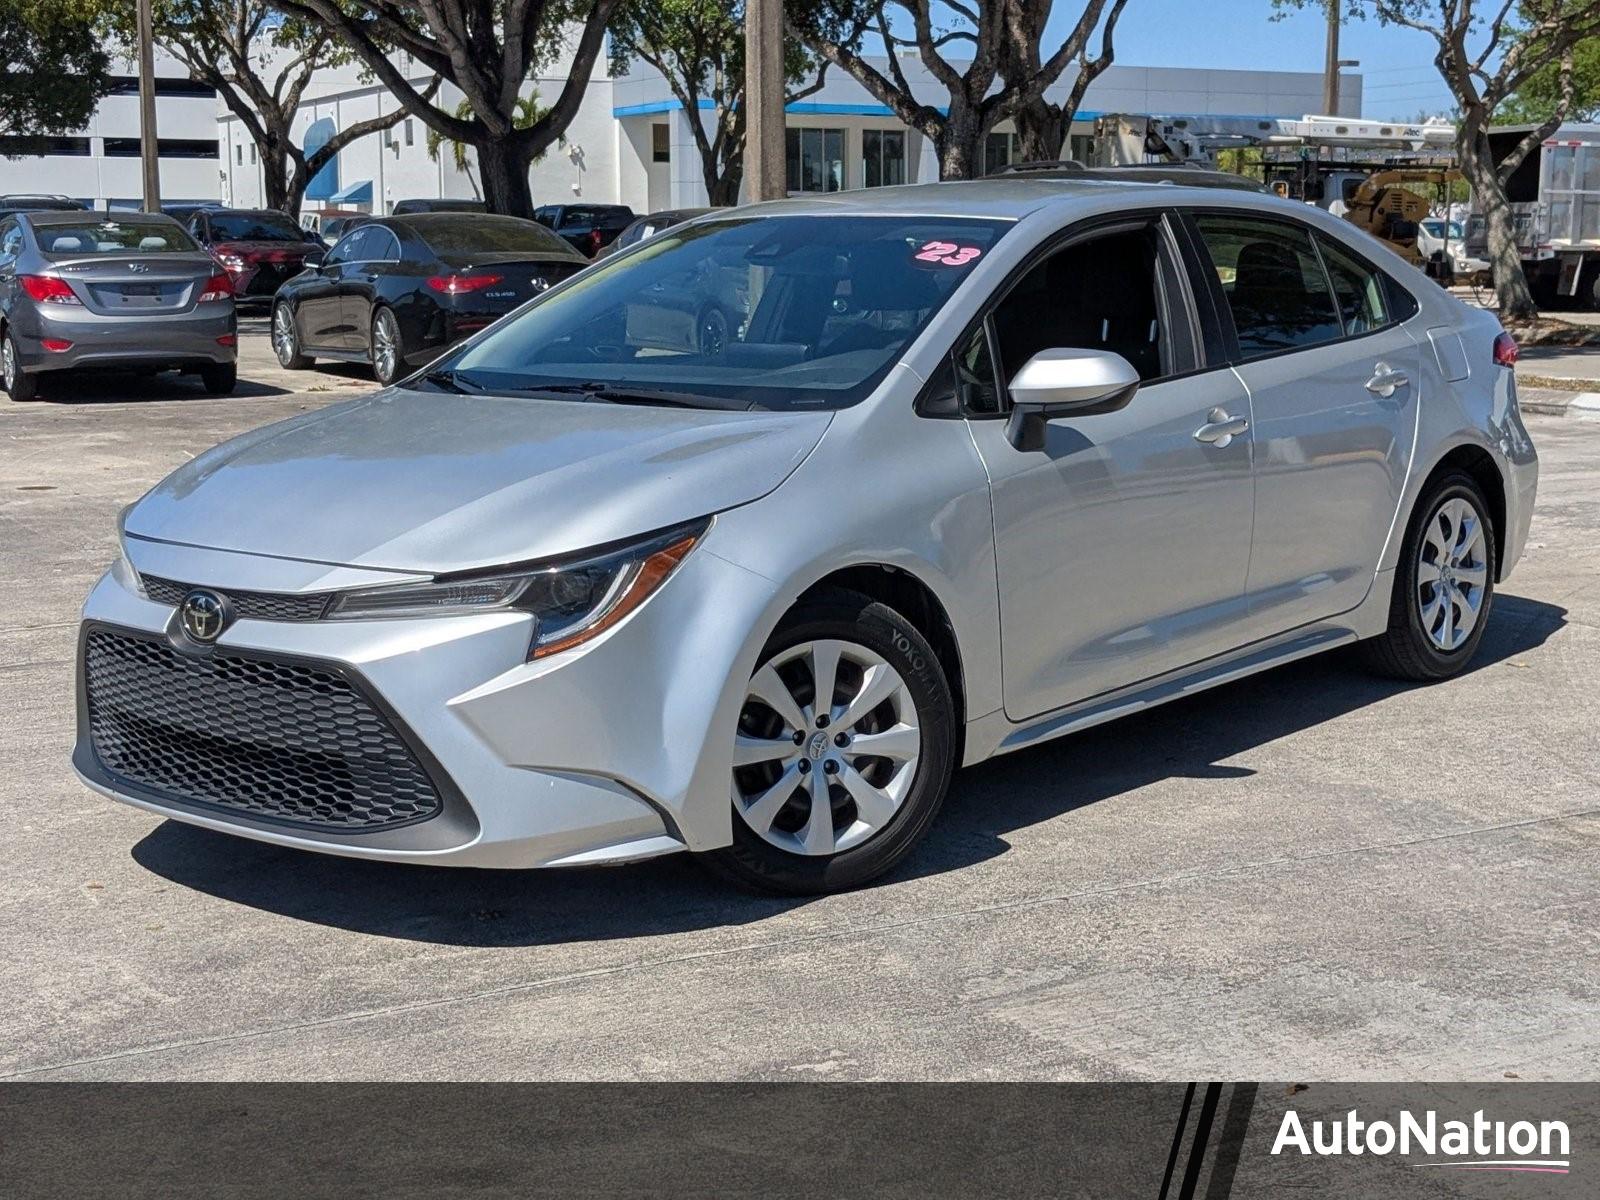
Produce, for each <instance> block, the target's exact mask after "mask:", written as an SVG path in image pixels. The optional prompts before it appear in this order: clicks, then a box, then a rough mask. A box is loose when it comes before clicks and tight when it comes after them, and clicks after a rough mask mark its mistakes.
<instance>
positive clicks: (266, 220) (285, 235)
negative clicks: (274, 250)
mask: <svg viewBox="0 0 1600 1200" xmlns="http://www.w3.org/2000/svg"><path fill="white" fill-rule="evenodd" d="M211 232H212V235H213V236H215V237H217V238H218V239H220V240H222V241H226V242H303V241H305V237H306V235H305V231H304V230H302V229H301V228H300V226H298V225H296V224H295V223H294V222H293V221H292V220H290V219H289V218H288V217H287V216H278V215H275V214H273V213H213V214H212V216H211Z"/></svg>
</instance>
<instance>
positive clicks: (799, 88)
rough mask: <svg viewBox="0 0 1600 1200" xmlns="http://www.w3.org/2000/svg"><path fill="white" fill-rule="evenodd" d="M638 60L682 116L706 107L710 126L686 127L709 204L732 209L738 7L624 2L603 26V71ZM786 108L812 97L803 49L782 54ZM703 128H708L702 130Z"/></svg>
mask: <svg viewBox="0 0 1600 1200" xmlns="http://www.w3.org/2000/svg"><path fill="white" fill-rule="evenodd" d="M634 60H639V61H641V62H644V63H645V64H647V65H649V66H651V67H654V68H655V69H656V70H657V71H658V72H660V74H661V76H662V78H663V79H665V80H666V82H667V86H668V87H669V88H671V89H672V94H673V96H674V98H675V99H676V100H677V101H678V103H679V104H681V105H682V106H683V111H684V112H686V113H699V112H701V111H702V109H701V104H700V102H701V101H702V100H709V101H710V102H711V109H710V113H711V115H710V119H709V121H706V120H691V121H690V122H689V128H690V131H691V133H692V134H693V136H694V139H695V148H696V150H698V152H699V155H700V169H701V175H702V177H703V179H704V181H705V187H706V194H707V195H708V196H709V197H710V203H712V204H716V205H721V204H736V203H737V202H738V198H739V184H740V182H741V180H742V178H743V175H744V141H745V107H744V85H745V63H744V4H743V3H742V2H741V0H732V2H731V3H730V2H729V0H631V2H630V3H629V4H627V5H626V6H625V7H623V8H622V9H621V10H619V13H618V16H617V18H616V20H614V21H613V22H612V25H611V70H612V74H614V75H625V74H627V72H628V69H629V66H630V64H631V63H632V62H633V61H634ZM784 69H785V74H786V76H787V77H788V80H789V85H790V86H789V94H788V96H787V98H786V99H787V101H788V102H790V103H792V102H793V101H795V100H798V99H800V98H802V97H804V96H809V95H811V94H812V93H813V92H816V91H818V90H820V89H821V88H822V86H823V83H824V81H825V74H824V72H825V71H826V69H827V64H826V63H821V64H820V65H819V63H818V61H817V60H816V59H815V58H814V57H813V56H812V55H811V54H810V53H808V52H807V50H806V48H805V46H804V44H803V43H801V42H799V41H797V40H791V41H788V42H786V43H785V46H784ZM708 124H709V126H710V128H709V129H708V128H707V125H708Z"/></svg>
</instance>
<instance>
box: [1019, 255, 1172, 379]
mask: <svg viewBox="0 0 1600 1200" xmlns="http://www.w3.org/2000/svg"><path fill="white" fill-rule="evenodd" d="M1162 258H1163V252H1162V249H1161V242H1160V236H1159V234H1158V232H1157V230H1156V228H1155V227H1154V226H1149V227H1146V228H1143V229H1132V230H1125V231H1121V232H1117V233H1108V234H1105V235H1103V236H1101V237H1091V238H1088V239H1086V240H1084V241H1081V242H1075V243H1073V244H1072V245H1070V246H1067V247H1066V248H1064V249H1062V250H1058V251H1056V252H1055V253H1054V254H1052V255H1050V257H1049V258H1047V259H1045V260H1044V261H1043V262H1041V263H1040V264H1039V265H1038V266H1036V267H1034V268H1033V269H1032V270H1031V271H1029V272H1028V273H1027V274H1026V275H1024V276H1023V277H1022V279H1021V280H1020V281H1019V282H1018V283H1017V285H1016V286H1015V287H1013V288H1012V289H1011V291H1010V292H1008V293H1007V294H1006V297H1005V299H1003V300H1001V301H1000V303H999V304H998V305H997V306H996V308H995V310H994V316H993V321H994V333H995V345H996V349H997V351H998V353H999V357H1000V363H999V367H1000V377H1001V378H1002V379H1010V378H1011V377H1012V376H1013V375H1015V374H1016V373H1017V372H1018V371H1019V370H1021V369H1022V366H1023V364H1024V363H1026V362H1027V361H1028V360H1029V359H1030V358H1032V357H1033V356H1034V355H1035V354H1037V353H1038V352H1039V351H1041V350H1048V349H1052V348H1055V347H1059V346H1070V347H1079V348H1083V349H1090V350H1111V351H1114V352H1116V353H1117V354H1120V355H1122V357H1123V358H1125V359H1127V360H1128V362H1130V363H1131V364H1132V365H1133V367H1134V369H1135V370H1136V371H1138V372H1139V378H1140V379H1142V380H1144V381H1146V382H1149V381H1151V380H1154V379H1160V378H1162V377H1163V376H1166V375H1171V374H1174V373H1176V371H1177V370H1179V369H1181V368H1180V366H1179V363H1180V362H1182V361H1184V360H1186V359H1187V357H1188V355H1184V356H1180V355H1179V354H1178V353H1177V352H1176V347H1175V345H1174V331H1173V330H1171V329H1169V328H1168V319H1169V318H1168V315H1167V314H1168V311H1169V310H1168V306H1167V304H1166V303H1165V298H1164V295H1163V283H1162V271H1161V267H1160V263H1161V260H1162ZM1185 336H1187V335H1186V334H1185Z"/></svg>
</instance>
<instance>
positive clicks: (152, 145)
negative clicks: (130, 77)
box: [138, 0, 161, 212]
mask: <svg viewBox="0 0 1600 1200" xmlns="http://www.w3.org/2000/svg"><path fill="white" fill-rule="evenodd" d="M138 3H139V162H140V166H141V167H142V168H143V174H144V210H145V212H160V211H161V160H160V158H159V157H158V152H159V150H160V147H159V146H158V145H157V144H156V52H155V31H154V28H153V22H152V20H151V18H150V0H138Z"/></svg>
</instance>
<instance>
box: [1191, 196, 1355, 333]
mask: <svg viewBox="0 0 1600 1200" xmlns="http://www.w3.org/2000/svg"><path fill="white" fill-rule="evenodd" d="M1195 225H1196V227H1197V228H1198V229H1199V231H1200V240H1201V242H1202V243H1203V244H1204V246H1205V249H1206V252H1207V253H1208V254H1209V255H1210V256H1211V265H1212V266H1213V267H1214V268H1215V270H1216V272H1217V278H1218V280H1219V281H1220V282H1221V284H1222V291H1223V294H1224V295H1225V296H1226V297H1227V299H1228V308H1229V310H1230V311H1231V312H1232V313H1233V327H1234V330H1235V332H1236V333H1237V334H1238V337H1239V356H1240V357H1241V358H1244V359H1247V360H1248V359H1252V358H1261V357H1263V356H1265V355H1268V354H1277V353H1279V352H1280V351H1284V350H1299V349H1303V348H1305V347H1307V346H1316V345H1320V344H1322V343H1323V342H1332V341H1337V340H1338V339H1339V338H1340V337H1342V336H1343V333H1344V330H1343V327H1342V326H1341V324H1340V322H1339V313H1338V311H1337V309H1335V307H1334V303H1333V293H1332V292H1331V291H1330V290H1329V287H1328V280H1327V276H1325V275H1324V274H1323V272H1322V264H1321V263H1320V262H1319V261H1318V260H1317V255H1316V250H1315V249H1314V248H1313V246H1312V244H1311V233H1310V231H1309V230H1307V229H1305V228H1304V227H1303V226H1299V225H1290V224H1288V223H1287V222H1282V221H1263V220H1259V219H1257V218H1253V217H1236V216H1232V215H1220V214H1204V215H1201V216H1198V217H1196V218H1195Z"/></svg>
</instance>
